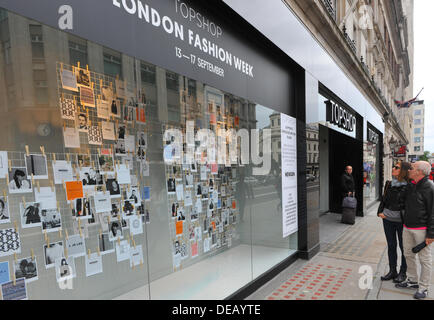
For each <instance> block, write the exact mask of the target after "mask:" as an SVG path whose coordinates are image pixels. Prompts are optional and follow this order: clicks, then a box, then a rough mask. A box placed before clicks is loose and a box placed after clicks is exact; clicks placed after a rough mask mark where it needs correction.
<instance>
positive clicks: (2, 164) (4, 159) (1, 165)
mask: <svg viewBox="0 0 434 320" xmlns="http://www.w3.org/2000/svg"><path fill="white" fill-rule="evenodd" d="M8 173H9V162H8V152H7V151H0V177H1V178H4V177H6V175H7V174H8Z"/></svg>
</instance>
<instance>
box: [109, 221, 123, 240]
mask: <svg viewBox="0 0 434 320" xmlns="http://www.w3.org/2000/svg"><path fill="white" fill-rule="evenodd" d="M108 229H109V240H110V241H116V240H117V239H118V238H119V239H123V238H124V235H123V231H122V223H121V222H120V221H118V220H116V221H112V220H111V221H110V222H109V224H108Z"/></svg>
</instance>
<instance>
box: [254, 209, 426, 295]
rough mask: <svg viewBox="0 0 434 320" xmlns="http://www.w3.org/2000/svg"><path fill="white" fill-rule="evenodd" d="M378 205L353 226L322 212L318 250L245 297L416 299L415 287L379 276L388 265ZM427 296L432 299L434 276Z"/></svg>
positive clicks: (334, 215)
mask: <svg viewBox="0 0 434 320" xmlns="http://www.w3.org/2000/svg"><path fill="white" fill-rule="evenodd" d="M377 207H378V205H374V206H373V207H371V208H370V209H369V210H368V213H367V215H366V216H365V217H363V218H359V217H357V218H356V224H355V225H353V226H348V225H344V224H341V223H340V217H341V215H339V214H327V215H325V216H322V217H321V218H320V220H321V223H320V225H321V226H320V241H321V246H320V247H321V249H320V253H318V254H317V255H316V256H315V257H313V258H312V259H311V260H309V261H306V260H301V259H298V260H297V261H296V262H295V263H293V264H292V265H291V266H289V267H288V268H287V269H285V270H284V271H282V272H281V273H280V274H279V275H277V276H276V277H275V278H273V279H272V280H271V281H269V282H268V283H267V284H265V285H264V286H263V287H261V288H260V289H258V290H257V291H256V292H254V293H253V294H252V295H250V296H249V297H247V299H246V300H413V294H414V293H415V290H408V289H397V288H395V284H394V283H393V282H392V281H381V279H380V277H381V276H382V275H385V274H386V273H387V272H388V271H389V270H388V269H389V267H388V256H387V242H386V238H385V235H384V231H383V224H382V222H381V220H380V218H378V217H377V214H376V213H377ZM431 247H432V250H433V251H434V248H433V247H434V246H431ZM398 251H399V250H398ZM398 254H399V253H398ZM433 257H434V254H433ZM398 261H400V256H398ZM433 274H434V272H433ZM370 279H372V281H370ZM425 300H434V277H432V279H431V287H430V290H429V293H428V297H427V298H426V299H425Z"/></svg>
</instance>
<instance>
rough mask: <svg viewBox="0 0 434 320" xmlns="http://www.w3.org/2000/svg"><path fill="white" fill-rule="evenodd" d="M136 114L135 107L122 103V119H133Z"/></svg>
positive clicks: (127, 120) (129, 121)
mask: <svg viewBox="0 0 434 320" xmlns="http://www.w3.org/2000/svg"><path fill="white" fill-rule="evenodd" d="M135 114H136V109H135V108H134V107H133V106H129V105H126V104H125V105H124V107H123V119H124V121H126V122H128V123H132V122H133V121H134V115H135Z"/></svg>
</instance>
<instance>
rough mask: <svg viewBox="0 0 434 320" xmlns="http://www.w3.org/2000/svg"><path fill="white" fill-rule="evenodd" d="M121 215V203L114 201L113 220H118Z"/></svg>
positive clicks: (111, 213)
mask: <svg viewBox="0 0 434 320" xmlns="http://www.w3.org/2000/svg"><path fill="white" fill-rule="evenodd" d="M120 214H121V203H120V200H119V201H112V209H111V211H110V215H111V217H112V218H117V216H118V215H120Z"/></svg>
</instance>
